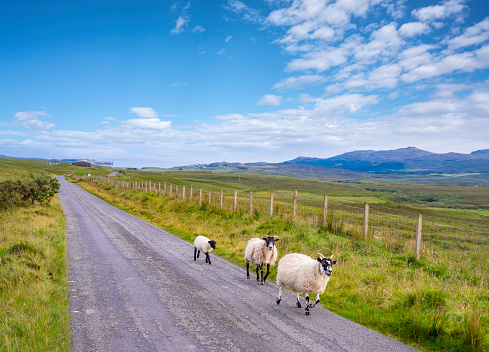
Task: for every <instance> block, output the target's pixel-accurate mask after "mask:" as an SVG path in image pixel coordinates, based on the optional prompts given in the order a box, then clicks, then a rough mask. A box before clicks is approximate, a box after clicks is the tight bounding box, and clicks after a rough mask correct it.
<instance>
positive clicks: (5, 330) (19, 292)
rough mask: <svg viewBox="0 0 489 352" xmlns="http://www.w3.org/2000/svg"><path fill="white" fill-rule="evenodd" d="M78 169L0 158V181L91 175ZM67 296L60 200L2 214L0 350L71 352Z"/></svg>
mask: <svg viewBox="0 0 489 352" xmlns="http://www.w3.org/2000/svg"><path fill="white" fill-rule="evenodd" d="M80 169H81V168H79V167H76V166H72V165H70V164H61V165H56V166H49V165H47V164H46V161H44V160H24V159H11V158H0V182H3V181H6V180H13V181H14V180H21V181H24V182H25V181H32V180H33V179H34V178H35V177H38V176H50V175H54V174H73V173H75V174H79V175H82V174H86V173H87V169H81V170H80ZM88 172H92V173H93V174H107V173H108V172H109V170H108V169H107V168H89V171H88ZM67 294H68V270H67V262H66V231H65V221H64V216H63V212H62V210H61V207H60V205H59V202H58V199H57V197H54V198H53V199H52V200H51V202H50V203H49V204H47V205H43V206H41V205H38V204H34V205H33V206H29V207H21V208H14V209H13V210H9V211H7V212H0V351H2V352H4V351H5V352H7V351H9V352H10V351H18V352H21V351H22V352H25V351H32V352H39V351H49V352H51V351H70V327H69V313H68V299H67Z"/></svg>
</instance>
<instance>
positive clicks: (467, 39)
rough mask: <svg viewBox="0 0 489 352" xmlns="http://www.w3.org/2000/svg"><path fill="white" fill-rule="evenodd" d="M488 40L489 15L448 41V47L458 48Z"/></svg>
mask: <svg viewBox="0 0 489 352" xmlns="http://www.w3.org/2000/svg"><path fill="white" fill-rule="evenodd" d="M488 40H489V17H486V18H485V19H484V20H483V21H481V22H479V23H477V24H476V25H474V26H472V27H469V28H467V29H466V30H465V32H464V33H463V34H462V35H460V36H458V37H455V38H452V39H450V40H449V41H448V48H449V49H460V48H464V47H467V46H472V45H477V44H481V43H484V42H486V41H488Z"/></svg>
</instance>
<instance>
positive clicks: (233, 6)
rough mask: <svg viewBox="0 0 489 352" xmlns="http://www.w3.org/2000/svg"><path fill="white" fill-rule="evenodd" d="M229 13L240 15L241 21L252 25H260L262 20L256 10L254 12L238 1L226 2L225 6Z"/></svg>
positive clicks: (229, 0) (230, 0)
mask: <svg viewBox="0 0 489 352" xmlns="http://www.w3.org/2000/svg"><path fill="white" fill-rule="evenodd" d="M225 8H226V9H228V10H229V11H231V12H234V13H237V14H240V15H241V16H243V19H245V20H247V21H250V22H252V23H262V22H263V18H262V16H261V15H260V12H259V11H258V10H255V9H253V8H251V7H249V6H247V5H245V4H244V3H243V2H241V1H239V0H228V2H227V5H226V6H225Z"/></svg>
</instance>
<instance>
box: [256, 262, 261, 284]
mask: <svg viewBox="0 0 489 352" xmlns="http://www.w3.org/2000/svg"><path fill="white" fill-rule="evenodd" d="M256 281H260V266H259V265H257V266H256Z"/></svg>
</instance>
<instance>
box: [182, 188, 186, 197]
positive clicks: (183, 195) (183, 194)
mask: <svg viewBox="0 0 489 352" xmlns="http://www.w3.org/2000/svg"><path fill="white" fill-rule="evenodd" d="M182 200H185V185H183V186H182Z"/></svg>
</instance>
